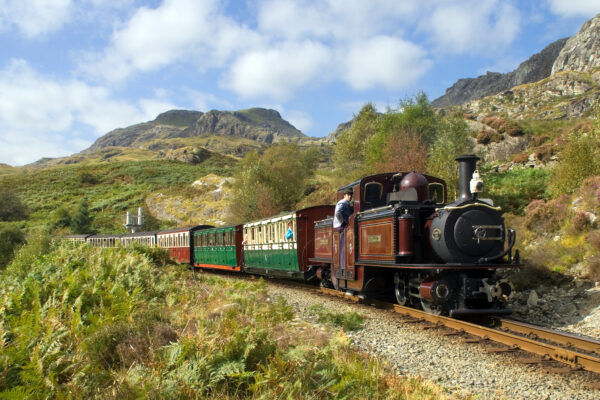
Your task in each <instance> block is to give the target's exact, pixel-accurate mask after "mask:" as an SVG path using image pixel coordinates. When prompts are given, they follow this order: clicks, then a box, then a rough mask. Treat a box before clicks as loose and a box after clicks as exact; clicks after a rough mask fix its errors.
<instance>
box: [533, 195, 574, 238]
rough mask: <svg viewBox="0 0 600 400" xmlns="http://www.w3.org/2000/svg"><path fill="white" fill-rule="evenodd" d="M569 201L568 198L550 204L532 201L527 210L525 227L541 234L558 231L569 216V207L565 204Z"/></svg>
mask: <svg viewBox="0 0 600 400" xmlns="http://www.w3.org/2000/svg"><path fill="white" fill-rule="evenodd" d="M568 200H569V199H568V197H565V196H563V197H561V198H559V199H556V200H551V201H548V202H546V201H544V200H534V201H532V202H531V203H529V205H528V206H527V208H526V210H525V226H526V227H527V229H529V230H531V231H534V232H537V233H541V234H545V233H551V232H555V231H557V230H558V229H560V227H561V226H562V224H563V223H564V220H565V218H566V217H567V215H568V207H567V205H566V204H565V202H568Z"/></svg>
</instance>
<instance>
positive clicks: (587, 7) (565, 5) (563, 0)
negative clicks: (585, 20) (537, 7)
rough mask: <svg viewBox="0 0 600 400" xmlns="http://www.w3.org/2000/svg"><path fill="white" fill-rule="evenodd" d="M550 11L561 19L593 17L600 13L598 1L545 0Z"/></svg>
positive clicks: (599, 2) (599, 0) (599, 1)
mask: <svg viewBox="0 0 600 400" xmlns="http://www.w3.org/2000/svg"><path fill="white" fill-rule="evenodd" d="M547 2H548V4H549V5H550V10H551V11H552V12H553V13H554V14H556V15H559V16H561V17H590V18H591V17H593V16H595V15H596V14H598V13H600V0H547Z"/></svg>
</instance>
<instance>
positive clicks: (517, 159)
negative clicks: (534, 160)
mask: <svg viewBox="0 0 600 400" xmlns="http://www.w3.org/2000/svg"><path fill="white" fill-rule="evenodd" d="M527 161H529V154H527V153H520V154H515V155H514V156H513V158H512V162H514V163H517V164H523V163H526V162H527Z"/></svg>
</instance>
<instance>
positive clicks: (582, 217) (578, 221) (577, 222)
mask: <svg viewBox="0 0 600 400" xmlns="http://www.w3.org/2000/svg"><path fill="white" fill-rule="evenodd" d="M571 222H572V223H573V228H574V229H575V230H576V231H577V232H581V231H584V230H587V229H589V228H590V227H591V226H592V222H591V221H590V215H589V213H587V212H586V211H578V212H577V213H576V214H575V216H574V217H573V218H572V219H571Z"/></svg>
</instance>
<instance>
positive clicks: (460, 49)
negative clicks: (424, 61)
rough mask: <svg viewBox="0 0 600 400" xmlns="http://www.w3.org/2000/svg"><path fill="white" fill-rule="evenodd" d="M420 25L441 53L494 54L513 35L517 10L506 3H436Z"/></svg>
mask: <svg viewBox="0 0 600 400" xmlns="http://www.w3.org/2000/svg"><path fill="white" fill-rule="evenodd" d="M430 11H431V12H430V15H429V16H428V17H425V18H424V20H423V21H422V23H421V24H420V26H421V29H422V30H424V31H426V32H428V33H429V34H430V35H431V41H432V43H433V45H434V46H435V47H436V48H437V50H438V51H441V52H443V53H457V54H461V53H471V54H481V53H488V54H496V53H497V51H498V50H499V49H501V48H504V47H506V46H507V45H509V44H510V43H511V42H512V41H513V40H514V39H515V38H516V36H517V33H518V31H519V23H520V19H521V16H520V12H519V10H518V9H517V8H516V7H514V6H513V5H512V4H510V3H509V2H505V1H503V2H501V1H499V0H467V1H446V2H439V3H437V4H436V5H434V6H433V8H432V9H431V10H430Z"/></svg>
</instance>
